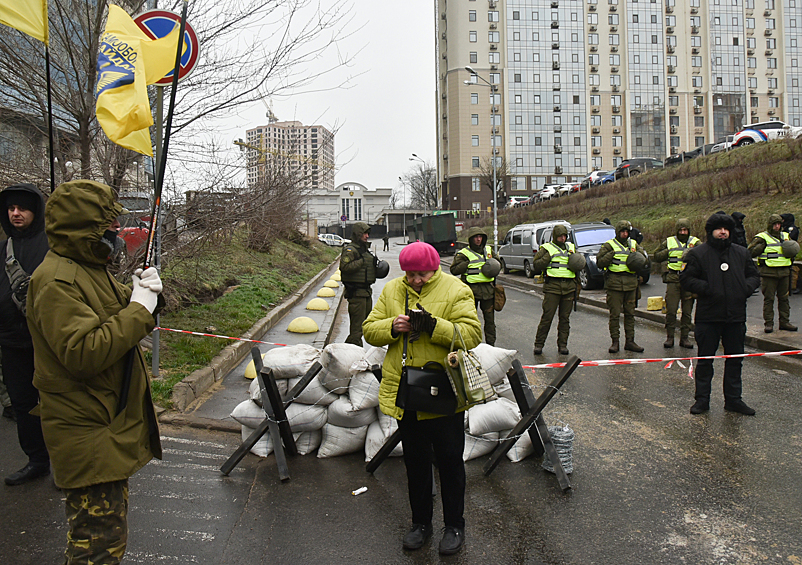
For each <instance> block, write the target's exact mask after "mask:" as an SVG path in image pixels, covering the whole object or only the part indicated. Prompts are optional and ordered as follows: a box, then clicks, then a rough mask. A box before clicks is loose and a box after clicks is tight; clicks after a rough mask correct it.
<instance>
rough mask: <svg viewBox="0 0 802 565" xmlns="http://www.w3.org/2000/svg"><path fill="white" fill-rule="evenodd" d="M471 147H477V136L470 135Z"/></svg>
mask: <svg viewBox="0 0 802 565" xmlns="http://www.w3.org/2000/svg"><path fill="white" fill-rule="evenodd" d="M471 145H472V146H474V147H479V136H478V135H472V136H471Z"/></svg>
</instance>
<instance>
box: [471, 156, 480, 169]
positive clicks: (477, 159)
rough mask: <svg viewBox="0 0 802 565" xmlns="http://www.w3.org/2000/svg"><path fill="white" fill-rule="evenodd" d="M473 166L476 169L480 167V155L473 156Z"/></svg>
mask: <svg viewBox="0 0 802 565" xmlns="http://www.w3.org/2000/svg"><path fill="white" fill-rule="evenodd" d="M471 167H473V168H474V169H478V168H479V157H471Z"/></svg>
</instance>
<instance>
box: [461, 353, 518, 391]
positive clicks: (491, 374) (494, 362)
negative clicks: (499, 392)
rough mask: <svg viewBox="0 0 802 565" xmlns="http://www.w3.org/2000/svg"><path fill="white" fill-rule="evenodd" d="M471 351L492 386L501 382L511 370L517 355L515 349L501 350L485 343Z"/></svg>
mask: <svg viewBox="0 0 802 565" xmlns="http://www.w3.org/2000/svg"><path fill="white" fill-rule="evenodd" d="M471 351H473V352H474V353H476V356H477V357H479V362H480V363H481V364H482V368H483V369H484V370H485V371H486V372H487V378H488V379H490V384H492V385H495V384H496V383H498V382H501V379H503V378H504V375H506V374H507V371H509V370H510V369H511V368H512V360H513V359H515V356H516V355H517V354H518V351H516V350H515V349H502V348H500V347H493V346H492V345H488V344H486V343H480V344H479V345H477V346H476V347H474V348H473V349H472V350H471Z"/></svg>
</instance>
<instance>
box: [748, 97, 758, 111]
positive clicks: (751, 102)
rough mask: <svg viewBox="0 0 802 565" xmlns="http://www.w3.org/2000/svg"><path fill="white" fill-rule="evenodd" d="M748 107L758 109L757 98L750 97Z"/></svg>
mask: <svg viewBox="0 0 802 565" xmlns="http://www.w3.org/2000/svg"><path fill="white" fill-rule="evenodd" d="M749 106H750V107H752V108H757V107H758V97H757V96H750V97H749Z"/></svg>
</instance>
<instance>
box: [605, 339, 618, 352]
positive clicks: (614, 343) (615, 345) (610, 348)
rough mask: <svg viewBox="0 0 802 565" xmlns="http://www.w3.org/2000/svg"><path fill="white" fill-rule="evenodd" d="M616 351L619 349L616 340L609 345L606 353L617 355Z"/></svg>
mask: <svg viewBox="0 0 802 565" xmlns="http://www.w3.org/2000/svg"><path fill="white" fill-rule="evenodd" d="M618 349H619V346H618V339H614V340H613V343H612V344H611V345H610V347H609V348H608V349H607V351H609V352H610V353H618Z"/></svg>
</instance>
